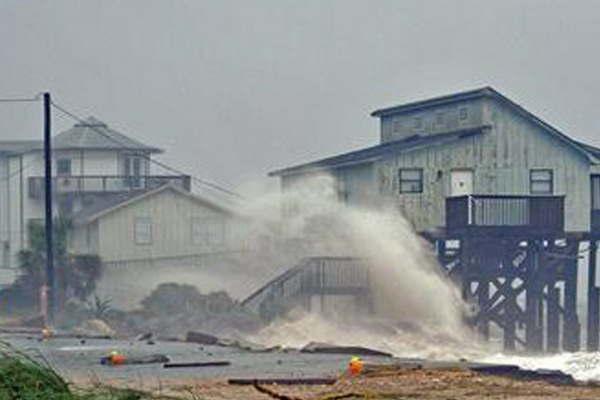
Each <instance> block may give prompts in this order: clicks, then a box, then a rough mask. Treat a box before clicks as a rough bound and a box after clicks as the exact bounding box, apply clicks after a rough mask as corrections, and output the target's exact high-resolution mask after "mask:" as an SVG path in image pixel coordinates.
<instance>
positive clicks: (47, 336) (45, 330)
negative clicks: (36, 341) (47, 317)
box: [42, 326, 53, 340]
mask: <svg viewBox="0 0 600 400" xmlns="http://www.w3.org/2000/svg"><path fill="white" fill-rule="evenodd" d="M52 336H53V332H52V330H51V329H50V328H48V327H47V326H45V327H44V328H42V339H43V340H48V339H50V338H51V337H52Z"/></svg>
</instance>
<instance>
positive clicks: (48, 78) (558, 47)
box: [0, 0, 600, 188]
mask: <svg viewBox="0 0 600 400" xmlns="http://www.w3.org/2000/svg"><path fill="white" fill-rule="evenodd" d="M0 11H1V12H0V44H1V48H2V54H3V57H2V61H3V63H2V65H3V72H4V76H3V79H2V80H1V81H0V82H2V84H1V85H0V98H6V97H24V96H32V95H35V94H36V93H39V92H41V91H45V90H48V91H50V92H51V93H52V95H53V97H54V99H55V100H56V102H57V103H59V104H61V105H63V106H65V107H67V108H68V109H69V110H71V111H73V112H76V113H77V114H79V115H80V116H82V117H87V116H88V115H94V116H96V117H97V118H99V119H101V120H103V121H104V122H106V123H108V124H109V125H110V126H111V127H113V128H115V129H117V130H119V131H121V132H123V133H125V134H127V135H130V136H132V137H133V138H136V139H138V140H140V141H142V142H144V143H147V144H151V145H155V146H157V147H160V148H163V149H164V150H165V154H164V155H162V156H160V160H161V161H164V162H166V163H168V164H170V165H172V166H174V167H177V168H179V169H183V170H185V171H186V172H189V173H190V174H193V175H196V176H198V177H200V178H204V179H208V180H211V181H214V182H217V183H219V184H222V185H224V186H226V187H229V188H235V187H237V186H238V185H240V184H243V183H245V182H247V181H254V180H258V181H263V180H264V181H267V182H269V181H268V180H267V179H268V178H266V174H267V172H268V171H270V170H273V169H277V168H280V167H285V166H289V165H292V164H297V163H300V162H305V161H310V160H313V159H317V158H321V157H325V156H329V155H332V154H336V153H340V152H345V151H349V150H352V149H356V148H360V147H364V146H368V145H373V144H375V143H377V141H378V126H377V120H376V119H374V118H371V117H370V116H369V113H370V112H371V111H373V110H374V109H376V108H380V107H384V106H389V105H393V104H400V103H404V102H409V101H414V100H420V99H423V98H428V97H434V96H439V95H443V94H448V93H453V92H456V91H462V90H467V89H473V88H476V87H481V86H487V85H490V86H493V87H494V88H496V89H497V90H499V91H500V92H502V93H503V94H505V95H507V96H508V97H510V98H511V99H512V100H514V101H516V102H517V103H519V104H521V105H523V106H524V107H525V108H527V109H528V110H529V111H531V112H533V113H534V114H536V115H538V116H540V117H541V118H543V119H544V120H546V121H547V122H549V123H550V124H552V125H554V126H556V127H557V128H559V129H561V130H562V131H563V132H565V133H567V134H568V135H570V136H572V137H573V138H575V139H578V140H583V141H586V142H588V143H590V144H595V145H600V135H599V134H598V132H599V131H600V129H599V126H598V124H599V122H598V121H597V120H596V110H595V102H594V101H593V98H594V97H595V96H594V92H595V91H596V90H597V89H600V80H598V79H596V78H594V77H595V76H596V71H597V70H598V69H599V67H600V58H599V57H598V56H597V55H595V54H594V52H593V49H594V45H595V39H596V38H597V37H598V35H599V34H600V7H598V3H597V2H593V1H578V2H563V1H527V2H523V1H501V2H500V1H497V2H485V3H482V2H479V1H456V2H435V1H401V2H400V1H379V2H367V1H328V2H321V1H303V2H296V1H243V2H241V1H237V2H235V1H218V2H217V1H215V2H195V1H194V2H193V1H179V2H161V1H139V0H137V1H128V2H117V1H86V2H75V1H53V2H42V1H28V2H23V1H4V2H2V4H1V5H0ZM41 118H42V113H41V105H40V104H22V103H20V104H2V105H0V121H2V133H1V134H0V139H1V140H7V139H20V138H27V139H30V138H36V137H40V136H41ZM54 122H55V123H54V133H58V132H60V131H62V130H64V129H67V128H68V127H70V126H71V125H72V124H73V121H72V120H69V119H67V118H65V117H63V116H61V115H60V114H58V113H55V114H54ZM273 181H275V180H274V179H272V180H271V181H270V182H272V183H273Z"/></svg>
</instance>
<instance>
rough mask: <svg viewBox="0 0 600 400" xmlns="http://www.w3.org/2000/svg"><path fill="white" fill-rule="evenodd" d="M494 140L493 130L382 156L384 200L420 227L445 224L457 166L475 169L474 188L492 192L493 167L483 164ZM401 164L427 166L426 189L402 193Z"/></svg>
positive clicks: (491, 152)
mask: <svg viewBox="0 0 600 400" xmlns="http://www.w3.org/2000/svg"><path fill="white" fill-rule="evenodd" d="M493 142H494V134H493V132H487V133H485V134H482V135H477V136H472V137H468V138H464V139H462V140H460V141H458V142H455V143H452V144H446V145H444V146H431V147H427V148H423V149H418V150H415V151H412V152H407V153H403V154H400V155H396V156H391V157H388V158H386V159H384V160H381V161H380V162H378V163H377V167H376V170H377V172H376V175H377V179H378V182H379V188H380V193H381V195H382V196H383V201H384V203H385V204H387V205H391V206H393V207H394V208H396V209H398V210H399V211H400V212H401V213H402V214H404V216H405V217H406V218H408V219H409V220H410V221H411V222H412V223H413V225H414V227H415V229H417V230H424V229H430V228H433V227H437V226H443V225H444V218H445V213H444V210H445V198H446V197H447V196H448V195H449V194H450V172H451V171H452V170H453V169H473V170H474V171H475V174H474V180H475V182H474V190H475V191H478V192H488V193H490V192H492V190H491V189H492V188H491V186H490V181H491V180H490V176H489V171H488V169H487V168H480V167H482V166H485V165H486V164H487V163H488V162H490V160H491V158H492V157H493V156H494V148H493ZM492 162H493V161H492ZM400 168H422V169H423V193H403V194H400V193H399V176H398V170H399V169H400Z"/></svg>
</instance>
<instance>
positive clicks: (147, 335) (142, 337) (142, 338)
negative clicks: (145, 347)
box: [135, 332, 154, 342]
mask: <svg viewBox="0 0 600 400" xmlns="http://www.w3.org/2000/svg"><path fill="white" fill-rule="evenodd" d="M152 336H154V335H153V334H152V332H146V333H142V334H140V335H137V336H136V337H135V340H136V341H138V342H143V341H145V340H150V339H152Z"/></svg>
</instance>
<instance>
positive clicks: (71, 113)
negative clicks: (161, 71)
mask: <svg viewBox="0 0 600 400" xmlns="http://www.w3.org/2000/svg"><path fill="white" fill-rule="evenodd" d="M51 104H52V106H53V107H54V108H56V109H57V110H58V111H60V112H61V113H63V114H64V115H66V116H68V117H70V118H72V119H74V120H75V121H77V122H79V123H80V124H84V125H85V124H86V122H85V120H84V119H83V118H81V117H79V116H77V115H76V114H74V113H73V112H71V111H68V110H67V109H65V108H64V107H62V106H61V105H59V104H57V103H56V102H54V101H52V102H51ZM86 127H87V128H89V129H91V130H93V131H94V132H96V133H98V134H100V135H102V136H104V137H105V138H107V139H109V140H111V141H112V142H114V143H116V144H118V145H120V146H121V147H123V148H124V149H127V148H128V147H127V146H126V145H125V144H124V143H121V142H120V141H118V140H117V139H115V138H113V137H112V136H109V135H107V134H106V133H104V132H102V131H101V130H100V129H96V128H95V127H94V126H89V125H87V126H86ZM140 157H142V158H144V159H146V160H148V162H150V163H153V164H156V165H158V166H160V167H161V168H163V169H165V170H167V171H169V172H172V173H175V174H178V175H188V174H186V173H185V172H183V171H181V170H179V169H177V168H173V167H171V166H169V165H167V164H165V163H163V162H160V161H157V160H154V159H152V158H150V157H149V156H147V155H143V154H141V155H140ZM190 178H191V179H192V180H193V181H194V182H197V183H199V184H201V185H204V186H208V187H210V188H212V189H215V190H218V191H220V192H223V193H227V194H228V195H230V196H235V197H238V198H243V197H242V196H241V195H240V194H238V193H235V192H233V191H231V190H229V189H226V188H224V187H222V186H219V185H217V184H216V183H212V182H209V181H206V180H204V179H201V178H198V177H196V176H193V175H190Z"/></svg>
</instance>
